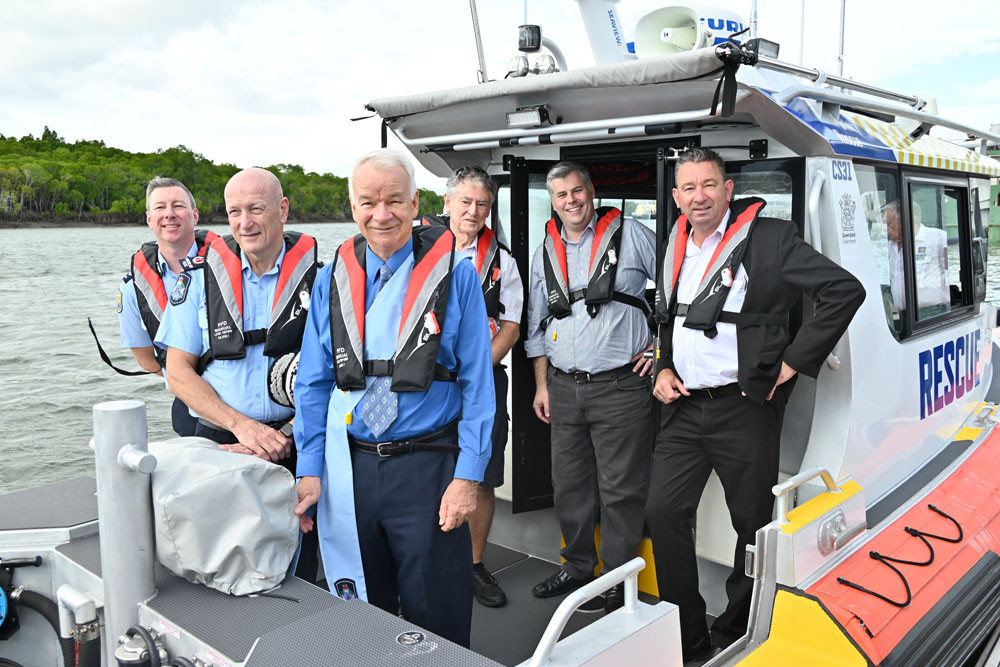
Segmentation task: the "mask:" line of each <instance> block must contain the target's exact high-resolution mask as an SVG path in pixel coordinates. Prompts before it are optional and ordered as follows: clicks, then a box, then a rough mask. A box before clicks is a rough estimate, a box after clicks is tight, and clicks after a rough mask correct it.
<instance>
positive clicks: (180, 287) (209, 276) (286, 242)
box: [155, 168, 318, 579]
mask: <svg viewBox="0 0 1000 667" xmlns="http://www.w3.org/2000/svg"><path fill="white" fill-rule="evenodd" d="M224 199H225V203H226V210H227V213H228V216H229V228H230V230H231V231H232V234H231V235H227V236H222V237H219V238H217V239H215V240H214V241H212V242H211V244H209V246H208V250H207V252H206V253H205V261H204V268H203V269H202V270H201V271H196V272H194V273H192V274H191V277H190V280H186V281H184V282H181V281H180V280H179V281H178V283H177V285H176V286H175V288H174V289H173V291H171V293H170V303H169V304H168V305H167V308H166V311H165V312H164V315H163V322H162V323H161V325H160V329H159V331H158V332H157V334H156V338H155V343H156V344H157V345H158V346H160V347H161V348H163V349H165V350H167V365H166V371H167V381H168V383H169V386H170V390H171V391H172V392H173V393H174V394H175V395H176V396H177V397H178V398H180V399H181V400H182V401H184V403H186V404H187V405H188V406H189V407H190V410H191V415H192V416H193V417H195V418H196V419H197V424H196V425H195V432H194V435H196V436H199V437H203V438H208V439H209V440H214V441H215V442H217V443H219V444H220V445H221V446H222V448H223V449H227V450H229V451H233V452H238V453H242V454H250V455H254V456H258V457H260V458H262V459H264V460H267V461H272V462H275V463H278V464H280V465H282V466H284V467H285V468H287V469H288V470H289V471H291V472H292V474H294V473H295V449H294V447H293V443H292V439H291V438H290V437H289V436H290V434H291V430H290V428H289V427H288V426H287V424H288V423H289V422H290V421H291V419H292V417H293V414H294V410H293V408H292V402H291V400H290V397H289V396H287V395H284V394H282V393H281V392H276V391H275V387H280V386H282V385H283V382H284V381H285V378H284V377H283V376H284V374H285V373H287V372H290V371H289V369H293V368H294V363H292V362H293V360H294V355H295V353H296V352H297V351H298V349H299V347H300V346H301V342H302V332H303V329H304V328H305V320H306V317H305V316H306V308H307V306H308V303H309V292H310V290H311V289H312V282H313V279H314V277H315V275H316V269H317V266H318V263H317V259H316V241H315V239H313V238H312V237H311V236H307V235H306V234H301V233H299V232H293V231H288V230H286V229H285V220H286V219H287V218H288V199H287V198H286V197H284V195H283V194H282V191H281V184H280V183H279V182H278V179H277V177H275V175H274V174H272V173H271V172H269V171H267V170H265V169H259V168H252V169H245V170H243V171H241V172H239V173H237V174H236V175H234V176H233V177H232V178H231V179H230V180H229V183H228V184H227V185H226V188H225V191H224ZM276 399H277V400H276ZM278 401H280V403H279V402H278ZM310 539H311V538H310ZM315 553H316V550H315V543H312V544H310V542H309V541H308V540H304V541H303V547H302V556H301V557H300V559H299V567H298V570H297V573H298V574H300V575H301V576H303V577H305V578H307V579H313V574H314V572H315V567H316V559H315V555H314V554H315Z"/></svg>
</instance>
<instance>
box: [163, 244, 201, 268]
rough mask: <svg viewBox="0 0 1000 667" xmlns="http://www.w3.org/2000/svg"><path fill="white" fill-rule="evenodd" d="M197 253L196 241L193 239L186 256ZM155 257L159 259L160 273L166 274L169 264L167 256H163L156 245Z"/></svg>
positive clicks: (192, 255)
mask: <svg viewBox="0 0 1000 667" xmlns="http://www.w3.org/2000/svg"><path fill="white" fill-rule="evenodd" d="M197 254H198V242H197V241H195V242H194V243H192V244H191V247H190V248H188V254H187V256H188V257H194V256H195V255H197ZM156 258H157V259H158V260H160V275H161V276H165V275H167V272H168V271H170V265H169V264H168V263H167V258H166V257H164V256H163V253H162V252H160V249H159V246H157V249H156Z"/></svg>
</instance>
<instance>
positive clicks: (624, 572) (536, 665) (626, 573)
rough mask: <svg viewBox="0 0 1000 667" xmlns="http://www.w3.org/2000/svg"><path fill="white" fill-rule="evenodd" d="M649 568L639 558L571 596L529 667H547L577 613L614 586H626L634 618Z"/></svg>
mask: <svg viewBox="0 0 1000 667" xmlns="http://www.w3.org/2000/svg"><path fill="white" fill-rule="evenodd" d="M645 567H646V561H645V560H643V559H642V558H641V557H639V556H636V557H635V558H633V559H632V560H630V561H629V562H627V563H625V564H624V565H622V566H621V567H616V568H615V569H613V570H611V571H610V572H608V573H606V574H603V575H601V576H600V577H598V578H597V579H595V580H593V581H592V582H590V583H589V584H587V585H585V586H582V587H580V588H578V589H576V590H575V591H573V592H572V593H570V594H569V595H567V596H566V599H565V600H563V601H562V604H560V605H559V608H558V609H556V613H554V614H553V615H552V619H551V620H550V621H549V624H548V626H547V627H546V628H545V632H544V633H543V634H542V638H541V639H540V640H538V646H537V647H536V648H535V652H534V653H533V654H532V655H531V661H530V662H529V663H528V665H529V667H543V666H544V665H547V664H548V663H549V658H550V657H551V656H552V651H553V649H554V648H555V645H556V642H557V641H559V635H561V634H562V631H563V629H564V628H565V627H566V623H568V622H569V619H570V616H572V615H573V612H575V611H576V610H577V609H579V607H580V605H582V604H583V603H584V602H587V601H588V600H591V599H593V598H595V597H597V596H598V595H600V594H601V593H603V592H604V591H606V590H608V589H610V588H611V587H612V586H616V585H618V584H620V583H621V582H623V581H624V582H625V612H626V613H628V614H634V613H635V607H636V605H637V604H638V603H639V572H640V571H642V570H643V569H644V568H645Z"/></svg>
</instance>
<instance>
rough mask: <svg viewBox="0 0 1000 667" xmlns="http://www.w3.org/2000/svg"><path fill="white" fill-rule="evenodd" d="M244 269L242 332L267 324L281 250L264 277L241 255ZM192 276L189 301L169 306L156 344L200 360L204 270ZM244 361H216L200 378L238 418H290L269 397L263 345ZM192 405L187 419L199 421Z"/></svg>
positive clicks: (204, 332)
mask: <svg viewBox="0 0 1000 667" xmlns="http://www.w3.org/2000/svg"><path fill="white" fill-rule="evenodd" d="M240 259H241V261H242V265H243V331H252V330H254V329H266V328H267V326H268V323H269V322H270V319H271V304H272V303H273V301H274V290H275V288H276V287H277V284H278V273H279V272H280V271H281V263H282V262H283V261H284V259H285V246H284V244H282V246H281V254H279V255H278V261H277V262H276V263H275V265H274V268H272V269H271V270H270V271H268V272H267V273H265V274H264V275H262V276H257V274H255V273H254V272H253V270H251V268H250V264H249V263H248V262H247V258H246V255H245V254H244V253H242V252H241V253H240ZM208 270H209V269H208V268H207V265H206V268H203V269H201V270H198V271H192V272H191V275H192V280H191V285H190V287H189V288H188V293H187V298H186V299H184V301H183V302H182V303H179V304H174V303H172V302H171V303H170V304H169V305H168V306H167V310H166V312H165V313H164V314H163V321H162V322H161V323H160V330H159V332H157V334H156V341H155V342H156V344H157V345H158V346H160V347H163V348H166V347H175V348H177V349H179V350H184V351H185V352H188V353H190V354H193V355H195V356H198V357H200V356H201V355H202V354H204V353H205V352H207V351H208V349H209V340H208V315H207V312H206V310H205V271H208ZM246 353H247V354H246V357H245V358H243V359H229V360H225V359H217V360H215V361H213V362H212V363H210V364H209V365H208V367H207V368H206V369H205V373H204V374H203V375H202V378H203V379H204V380H205V381H206V382H208V384H210V385H211V386H212V389H214V390H215V393H216V394H218V395H219V398H221V399H222V400H223V402H225V403H226V404H228V405H229V406H230V407H232V408H233V409H234V410H236V411H237V412H239V413H240V414H242V415H245V416H247V417H250V418H251V419H255V420H257V421H259V422H263V423H268V422H273V421H278V420H281V419H288V418H289V417H291V416H292V412H293V411H292V409H291V408H287V407H284V406H282V405H278V404H277V403H275V402H274V401H272V400H271V397H270V396H268V393H267V371H268V368H269V367H270V365H271V361H273V360H272V359H271V357H265V356H264V344H263V343H260V344H258V345H248V346H247V348H246ZM195 407H196V406H192V409H191V414H193V415H195V416H198V414H197V412H196V410H195Z"/></svg>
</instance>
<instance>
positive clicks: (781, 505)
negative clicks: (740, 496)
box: [771, 466, 841, 524]
mask: <svg viewBox="0 0 1000 667" xmlns="http://www.w3.org/2000/svg"><path fill="white" fill-rule="evenodd" d="M816 477H821V478H822V479H823V483H824V484H826V490H827V491H829V492H830V493H840V492H841V489H840V487H839V486H837V483H836V482H835V481H833V475H831V474H830V471H829V470H827V469H826V468H824V467H822V466H816V467H815V468H810V469H809V470H803V471H802V472H800V473H799V474H798V475H794V476H792V477H789V478H788V479H786V480H785V481H784V482H782V483H781V484H775V485H774V486H773V487H771V493H773V494H774V495H775V496H776V497H777V498H778V522H779V523H781V524H786V523H788V510H789V507H788V494H789V492H791V491H793V490H795V489H797V488H799V487H800V486H802V485H803V484H805V483H806V482H808V481H810V480H812V479H815V478H816Z"/></svg>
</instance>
